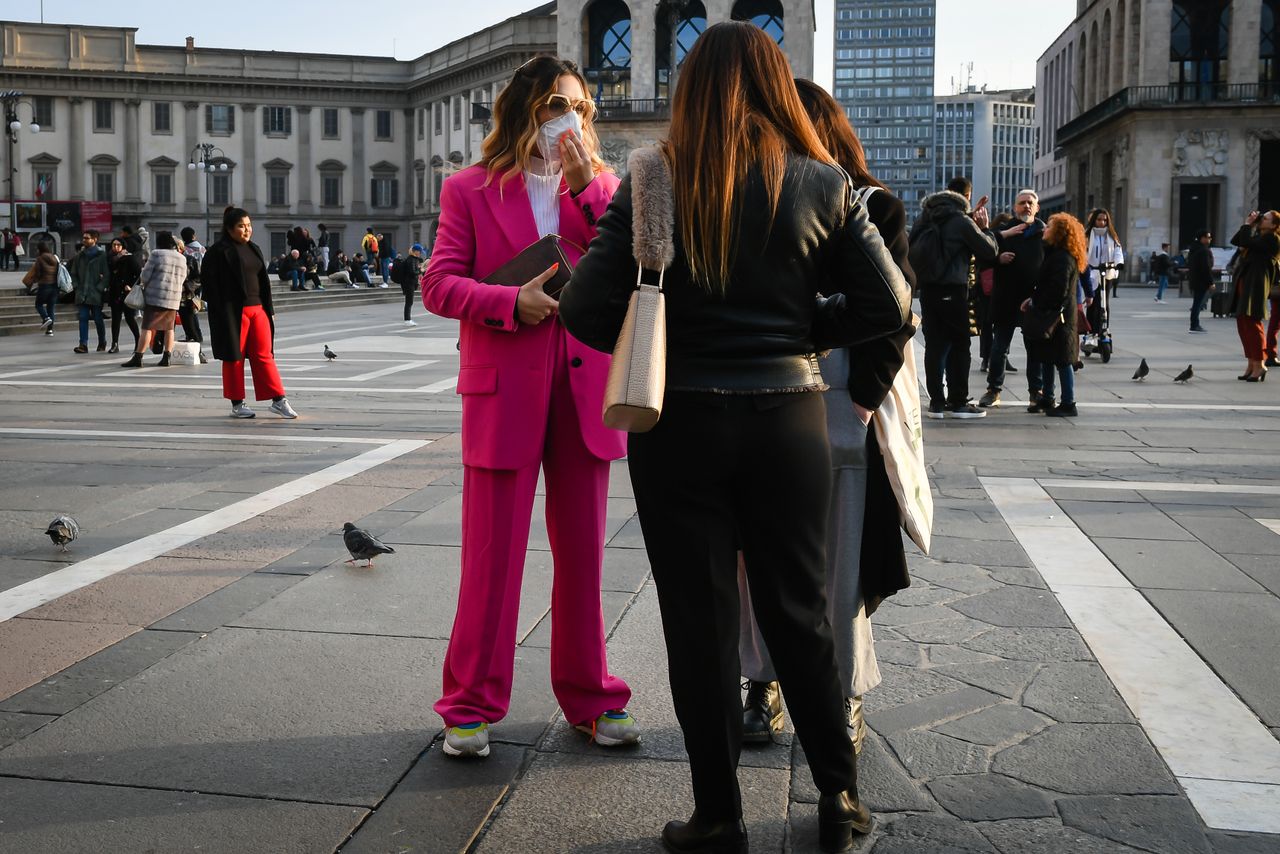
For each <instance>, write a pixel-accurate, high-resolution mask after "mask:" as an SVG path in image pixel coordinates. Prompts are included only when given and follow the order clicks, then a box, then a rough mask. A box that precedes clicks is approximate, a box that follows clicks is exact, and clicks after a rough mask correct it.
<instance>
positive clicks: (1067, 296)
mask: <svg viewBox="0 0 1280 854" xmlns="http://www.w3.org/2000/svg"><path fill="white" fill-rule="evenodd" d="M1088 252H1089V247H1088V244H1087V243H1086V242H1085V238H1084V227H1083V226H1081V225H1080V220H1078V219H1076V218H1075V217H1073V216H1072V215H1071V214H1066V213H1060V214H1054V215H1053V216H1051V217H1049V225H1048V227H1047V228H1046V229H1045V231H1044V261H1043V262H1042V263H1041V264H1040V275H1039V276H1037V277H1036V286H1035V289H1034V290H1033V291H1032V292H1031V298H1030V299H1029V300H1027V301H1026V302H1025V303H1023V309H1024V311H1026V312H1027V315H1028V316H1027V318H1026V322H1024V323H1023V326H1022V329H1023V336H1024V341H1025V343H1026V346H1027V360H1028V361H1030V362H1036V363H1038V364H1039V365H1040V366H1041V370H1042V371H1043V374H1042V376H1043V377H1044V395H1043V396H1042V397H1041V398H1040V411H1041V412H1043V413H1044V414H1045V415H1052V416H1055V417H1059V418H1061V417H1063V416H1066V417H1074V416H1075V415H1076V389H1075V368H1074V367H1073V366H1074V365H1075V363H1076V362H1077V361H1078V360H1079V359H1080V339H1079V337H1078V336H1077V335H1076V282H1077V280H1078V279H1079V278H1080V274H1081V273H1083V272H1084V271H1085V269H1086V268H1087V267H1088V266H1089V255H1088ZM1055 320H1056V324H1055V325H1054V327H1053V333H1052V334H1051V335H1050V336H1049V337H1048V338H1044V337H1042V336H1039V335H1036V334H1035V330H1036V329H1037V328H1040V329H1043V328H1046V327H1047V326H1048V325H1049V324H1050V323H1054V321H1055ZM1055 372H1056V373H1057V375H1058V378H1059V379H1060V380H1061V381H1062V401H1061V402H1060V403H1059V404H1058V405H1057V406H1054V405H1053V382H1054V373H1055Z"/></svg>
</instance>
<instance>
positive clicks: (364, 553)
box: [342, 522, 396, 566]
mask: <svg viewBox="0 0 1280 854" xmlns="http://www.w3.org/2000/svg"><path fill="white" fill-rule="evenodd" d="M342 542H343V543H344V544H345V545H346V547H347V551H349V552H351V560H349V561H347V563H355V562H356V561H358V560H363V561H366V563H365V566H373V559H374V558H375V557H377V556H378V555H393V554H395V553H396V550H395V549H393V548H391V546H388V545H384V544H383V543H382V542H381V541H379V540H378V538H377V537H375V536H373V535H372V534H370V533H369V532H368V531H366V530H364V529H362V528H357V527H356V526H355V524H354V523H352V522H347V523H346V524H345V525H343V526H342Z"/></svg>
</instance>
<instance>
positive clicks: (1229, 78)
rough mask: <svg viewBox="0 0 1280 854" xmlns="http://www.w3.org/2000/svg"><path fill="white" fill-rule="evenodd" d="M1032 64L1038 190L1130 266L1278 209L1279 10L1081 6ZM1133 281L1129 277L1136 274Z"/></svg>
mask: <svg viewBox="0 0 1280 854" xmlns="http://www.w3.org/2000/svg"><path fill="white" fill-rule="evenodd" d="M1077 11H1078V14H1077V17H1076V19H1075V20H1074V21H1073V22H1072V24H1071V25H1070V26H1069V27H1068V28H1067V29H1066V30H1064V31H1063V33H1062V34H1061V35H1059V36H1058V38H1057V39H1056V40H1055V41H1054V43H1053V44H1052V45H1051V46H1050V47H1049V49H1048V50H1047V51H1045V53H1044V54H1043V55H1042V56H1041V57H1040V59H1039V61H1038V63H1037V80H1036V82H1037V89H1038V91H1039V93H1040V95H1039V96H1038V101H1039V104H1038V110H1037V113H1038V116H1039V124H1040V136H1039V145H1038V148H1037V152H1036V153H1037V156H1036V161H1035V173H1036V178H1035V180H1036V187H1037V189H1038V190H1039V192H1040V194H1041V198H1042V199H1043V200H1044V202H1045V206H1046V207H1047V208H1048V209H1051V210H1052V209H1064V210H1068V211H1071V212H1072V213H1075V214H1077V215H1083V214H1085V213H1087V211H1088V210H1089V209H1090V208H1093V207H1107V208H1110V209H1111V210H1112V212H1113V213H1114V215H1115V220H1116V223H1117V226H1118V229H1119V231H1120V236H1121V239H1122V240H1123V241H1124V242H1125V244H1126V245H1127V247H1128V249H1129V251H1130V255H1131V257H1132V256H1134V255H1135V254H1137V255H1139V256H1141V255H1146V254H1149V252H1150V250H1151V249H1153V248H1157V247H1158V246H1159V245H1160V244H1161V243H1163V242H1168V243H1171V244H1173V245H1175V246H1176V247H1185V246H1187V245H1188V244H1189V243H1190V242H1191V241H1192V240H1193V239H1194V236H1195V233H1196V232H1197V231H1199V230H1200V229H1202V228H1209V229H1212V230H1213V232H1214V236H1215V243H1218V244H1222V243H1225V242H1226V241H1227V239H1228V238H1229V236H1230V235H1231V234H1232V233H1234V231H1235V229H1236V227H1238V225H1239V223H1240V222H1241V221H1242V220H1243V218H1244V216H1245V214H1247V213H1248V212H1249V211H1250V210H1253V209H1255V208H1258V207H1259V206H1262V207H1275V206H1276V205H1277V204H1280V66H1278V63H1277V60H1280V56H1278V55H1277V49H1278V46H1280V33H1278V32H1277V25H1278V24H1280V0H1204V2H1191V0H1175V2H1170V0H1092V2H1089V0H1080V2H1079V6H1078V10H1077ZM1131 272H1133V273H1136V272H1137V269H1136V265H1134V266H1133V268H1132V269H1131Z"/></svg>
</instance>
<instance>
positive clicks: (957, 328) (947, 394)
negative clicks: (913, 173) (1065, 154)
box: [908, 176, 998, 418]
mask: <svg viewBox="0 0 1280 854" xmlns="http://www.w3.org/2000/svg"><path fill="white" fill-rule="evenodd" d="M972 194H973V185H972V184H971V183H970V182H969V179H968V178H965V177H964V176H957V177H955V178H952V179H951V181H950V182H948V184H947V189H945V190H943V191H942V192H940V193H934V194H933V195H931V196H928V197H927V198H926V199H925V200H924V202H923V204H922V205H921V213H920V217H919V219H917V220H916V222H915V225H914V226H912V228H911V234H910V236H909V237H908V242H909V243H910V245H911V248H910V250H909V252H908V260H909V261H910V262H911V268H912V269H913V270H914V271H915V274H916V282H917V283H918V284H919V292H920V315H921V320H922V326H923V329H924V373H925V384H926V386H927V388H928V392H929V409H928V411H927V412H926V413H925V414H926V415H927V416H928V417H930V418H945V417H946V416H947V413H948V412H949V413H951V416H952V417H953V418H982V417H984V416H986V414H987V413H986V410H984V409H979V408H978V407H977V406H974V405H973V403H971V402H970V401H969V359H970V357H969V337H970V328H971V323H970V317H969V294H970V292H971V290H972V288H973V285H974V280H975V275H974V267H973V263H974V260H975V259H976V260H978V261H979V262H982V263H986V264H990V263H992V262H993V261H995V260H996V255H997V251H998V249H997V246H996V239H995V235H994V234H993V233H992V232H991V229H990V228H989V225H990V215H989V214H988V213H987V207H986V197H985V196H984V197H983V198H982V199H981V200H980V201H979V203H978V206H977V207H976V208H975V209H973V210H972V211H970V209H969V199H970V197H971V196H972ZM944 370H945V374H946V383H945V386H944V383H943V373H944Z"/></svg>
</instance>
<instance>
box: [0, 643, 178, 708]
mask: <svg viewBox="0 0 1280 854" xmlns="http://www.w3.org/2000/svg"><path fill="white" fill-rule="evenodd" d="M198 637H199V635H198V634H195V633H193V632H154V631H141V632H138V633H136V634H133V635H130V636H129V637H126V638H124V639H123V640H121V641H120V642H118V643H116V644H113V645H112V646H109V647H107V648H106V649H104V650H102V651H101V652H98V653H95V654H93V655H91V656H89V657H88V658H86V659H84V660H83V661H80V662H77V663H75V664H72V665H71V666H70V667H68V668H66V669H65V670H63V671H61V672H59V673H56V674H54V675H51V676H49V677H47V678H45V679H43V680H41V681H40V682H39V683H37V684H35V685H32V686H31V687H30V688H28V689H26V690H25V691H21V692H19V693H17V694H15V695H13V696H12V697H10V698H9V699H7V700H5V701H4V702H3V703H0V710H4V711H11V712H31V713H34V714H42V715H65V714H66V713H67V712H69V711H71V710H72V709H75V708H78V707H80V706H82V705H84V704H85V703H87V702H88V701H89V700H92V699H93V698H94V697H96V696H98V695H99V694H102V693H104V692H106V691H108V690H110V689H111V688H112V687H114V686H116V685H119V684H120V683H121V682H124V681H126V680H128V679H132V678H133V677H134V676H136V675H137V674H139V673H141V672H142V671H144V670H146V669H147V668H148V667H151V666H152V665H153V664H155V663H156V662H158V661H162V660H163V659H165V658H167V657H168V656H170V655H172V654H173V653H175V652H177V651H178V650H180V649H182V648H184V647H186V646H187V645H188V644H190V643H191V642H192V641H194V640H196V639H197V638H198Z"/></svg>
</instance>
